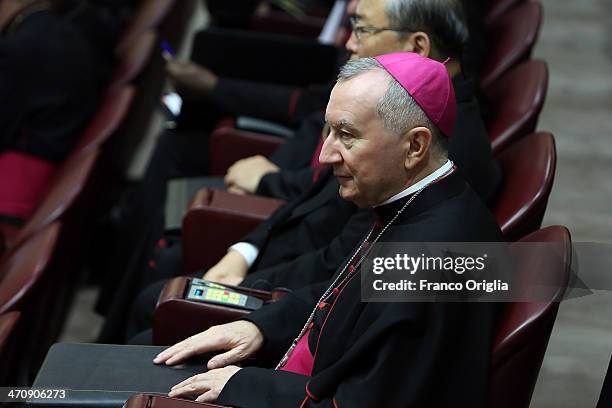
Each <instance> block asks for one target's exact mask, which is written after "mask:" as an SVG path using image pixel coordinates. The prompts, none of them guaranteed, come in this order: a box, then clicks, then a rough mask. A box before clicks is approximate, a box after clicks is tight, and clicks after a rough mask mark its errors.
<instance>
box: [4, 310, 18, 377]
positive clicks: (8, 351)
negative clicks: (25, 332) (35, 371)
mask: <svg viewBox="0 0 612 408" xmlns="http://www.w3.org/2000/svg"><path fill="white" fill-rule="evenodd" d="M20 317H21V313H20V312H17V311H14V312H9V313H6V314H3V315H0V386H9V385H17V384H16V382H15V380H16V379H15V378H14V376H13V375H12V374H13V373H14V371H13V369H14V365H13V364H14V361H15V360H16V357H17V353H16V349H15V347H16V346H17V336H16V334H17V330H18V323H19V319H20Z"/></svg>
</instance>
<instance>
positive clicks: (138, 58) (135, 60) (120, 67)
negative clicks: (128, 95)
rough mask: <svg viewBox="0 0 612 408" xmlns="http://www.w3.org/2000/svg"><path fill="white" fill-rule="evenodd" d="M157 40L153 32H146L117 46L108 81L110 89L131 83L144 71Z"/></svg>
mask: <svg viewBox="0 0 612 408" xmlns="http://www.w3.org/2000/svg"><path fill="white" fill-rule="evenodd" d="M157 38H158V37H157V33H156V32H155V31H154V30H147V31H144V32H142V33H140V34H139V35H136V36H133V37H131V38H130V39H129V41H128V40H126V41H124V42H123V43H121V44H119V46H118V47H117V48H116V50H115V55H116V56H117V62H116V64H115V68H114V71H113V75H112V78H111V81H110V87H111V88H113V87H122V86H124V85H125V84H127V83H130V82H132V81H133V80H134V79H135V78H137V77H138V76H139V75H140V74H141V73H142V72H143V71H144V70H145V67H146V66H147V64H148V63H149V61H150V60H151V58H152V55H153V51H154V50H155V47H156V45H157Z"/></svg>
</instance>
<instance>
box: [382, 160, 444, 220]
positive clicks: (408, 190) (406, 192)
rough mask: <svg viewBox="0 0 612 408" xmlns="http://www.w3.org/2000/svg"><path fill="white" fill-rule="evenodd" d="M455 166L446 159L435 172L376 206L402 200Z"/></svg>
mask: <svg viewBox="0 0 612 408" xmlns="http://www.w3.org/2000/svg"><path fill="white" fill-rule="evenodd" d="M453 166H454V164H453V162H452V161H451V160H450V159H449V160H446V163H444V164H443V165H442V166H441V167H440V168H439V169H438V170H436V171H434V172H433V173H431V174H430V175H429V176H427V177H425V178H424V179H423V180H421V181H419V182H418V183H415V184H413V185H411V186H410V187H408V188H406V189H405V190H403V191H401V192H399V193H398V194H396V195H394V196H393V197H391V198H389V199H388V200H386V201H385V202H383V203H380V204H378V205H375V206H374V208H377V207H382V206H383V205H387V204H391V203H393V202H395V201H397V200H401V199H402V198H404V197H406V196H409V195H410V194H414V193H415V192H417V191H419V190H420V189H421V188H423V187H425V186H426V185H428V184H430V183H432V182H433V181H434V180H436V179H438V178H440V177H442V176H443V175H445V174H446V173H448V172H449V171H451V170H452V168H453Z"/></svg>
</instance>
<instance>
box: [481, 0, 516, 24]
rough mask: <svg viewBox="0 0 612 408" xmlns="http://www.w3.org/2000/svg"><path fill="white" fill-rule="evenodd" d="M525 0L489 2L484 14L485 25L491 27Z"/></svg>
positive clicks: (493, 0)
mask: <svg viewBox="0 0 612 408" xmlns="http://www.w3.org/2000/svg"><path fill="white" fill-rule="evenodd" d="M524 1H525V0H490V1H489V6H488V8H487V11H486V12H485V13H484V23H485V25H489V26H490V25H492V24H495V22H496V21H497V20H498V19H499V18H500V17H502V16H503V15H504V14H506V13H507V12H508V11H510V10H511V9H512V8H513V7H514V6H516V5H517V4H519V3H522V2H524Z"/></svg>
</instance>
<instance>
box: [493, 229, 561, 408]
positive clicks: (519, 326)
mask: <svg viewBox="0 0 612 408" xmlns="http://www.w3.org/2000/svg"><path fill="white" fill-rule="evenodd" d="M519 243H520V244H528V243H546V244H551V245H550V248H548V245H547V248H548V249H550V250H547V251H545V250H533V251H531V250H529V251H526V252H527V253H528V254H530V255H531V256H526V257H525V258H523V259H520V261H519V264H518V265H517V266H518V267H517V270H516V271H517V273H516V276H515V278H516V284H518V285H519V287H521V288H525V291H526V290H529V288H530V287H533V286H534V285H535V284H536V282H552V283H558V286H557V287H554V286H551V289H550V290H549V293H547V296H544V295H542V296H541V299H537V301H533V302H515V303H507V304H505V305H504V306H503V310H502V311H501V315H500V317H499V326H498V328H497V333H496V335H495V341H494V345H493V355H492V376H491V381H490V385H489V387H490V388H489V406H490V407H495V408H506V407H508V408H510V407H512V408H528V407H529V402H530V400H531V395H532V393H533V390H534V388H535V385H536V380H537V378H538V372H539V371H540V367H541V365H542V360H543V359H544V354H545V352H546V346H547V345H548V340H549V338H550V333H551V331H552V328H553V325H554V323H555V317H556V315H557V311H558V309H559V302H560V301H561V299H562V297H563V294H564V288H565V287H566V285H567V283H568V281H569V276H570V267H571V263H572V249H571V238H570V234H569V231H568V230H567V229H566V228H564V227H559V226H554V227H548V228H544V229H542V230H539V231H536V232H534V233H532V234H530V235H528V236H526V237H524V238H523V239H521V240H520V241H519ZM521 253H523V252H521Z"/></svg>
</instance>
